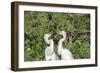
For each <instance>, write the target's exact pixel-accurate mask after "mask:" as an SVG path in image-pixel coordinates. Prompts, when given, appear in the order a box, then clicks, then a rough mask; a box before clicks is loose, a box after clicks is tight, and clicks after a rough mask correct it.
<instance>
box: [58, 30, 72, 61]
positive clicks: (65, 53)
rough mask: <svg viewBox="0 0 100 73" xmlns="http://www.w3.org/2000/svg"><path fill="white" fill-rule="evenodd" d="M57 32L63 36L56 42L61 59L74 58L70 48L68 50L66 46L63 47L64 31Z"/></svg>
mask: <svg viewBox="0 0 100 73" xmlns="http://www.w3.org/2000/svg"><path fill="white" fill-rule="evenodd" d="M59 34H60V35H62V36H63V38H62V39H60V40H59V42H58V55H59V56H61V60H72V59H74V58H73V55H72V53H71V52H70V50H68V49H67V48H63V44H62V43H63V42H64V41H65V39H66V32H65V31H60V32H59Z"/></svg>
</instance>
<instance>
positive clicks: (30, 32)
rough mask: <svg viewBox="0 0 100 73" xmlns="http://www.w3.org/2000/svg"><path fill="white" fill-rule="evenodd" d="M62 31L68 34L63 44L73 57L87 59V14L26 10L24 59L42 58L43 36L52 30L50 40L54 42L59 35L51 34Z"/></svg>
mask: <svg viewBox="0 0 100 73" xmlns="http://www.w3.org/2000/svg"><path fill="white" fill-rule="evenodd" d="M61 30H64V31H66V33H67V37H66V41H65V42H64V46H65V48H68V49H69V50H70V51H71V52H72V54H73V56H74V59H86V58H90V15H89V14H79V13H58V12H38V11H25V12H24V61H43V60H45V55H44V51H45V48H46V47H47V45H46V44H45V42H44V39H43V37H44V35H45V34H46V33H50V32H54V33H55V34H53V37H52V39H53V40H54V42H55V45H57V44H58V40H59V38H58V37H56V38H54V36H56V32H58V31H61ZM57 38H58V40H57ZM55 48H56V47H55Z"/></svg>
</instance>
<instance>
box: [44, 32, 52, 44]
mask: <svg viewBox="0 0 100 73" xmlns="http://www.w3.org/2000/svg"><path fill="white" fill-rule="evenodd" d="M51 35H52V33H48V34H45V35H44V41H45V42H46V43H47V44H49V43H50V41H49V37H50V36H51Z"/></svg>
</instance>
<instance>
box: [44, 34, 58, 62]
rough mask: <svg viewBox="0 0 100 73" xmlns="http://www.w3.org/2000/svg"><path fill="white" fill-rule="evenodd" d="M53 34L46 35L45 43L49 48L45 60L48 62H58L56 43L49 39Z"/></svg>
mask: <svg viewBox="0 0 100 73" xmlns="http://www.w3.org/2000/svg"><path fill="white" fill-rule="evenodd" d="M50 36H51V34H45V36H44V41H45V42H46V44H48V45H49V46H48V47H47V48H46V49H45V60H46V61H52V60H58V56H57V55H56V54H55V52H54V42H53V40H52V39H49V37H50Z"/></svg>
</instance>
